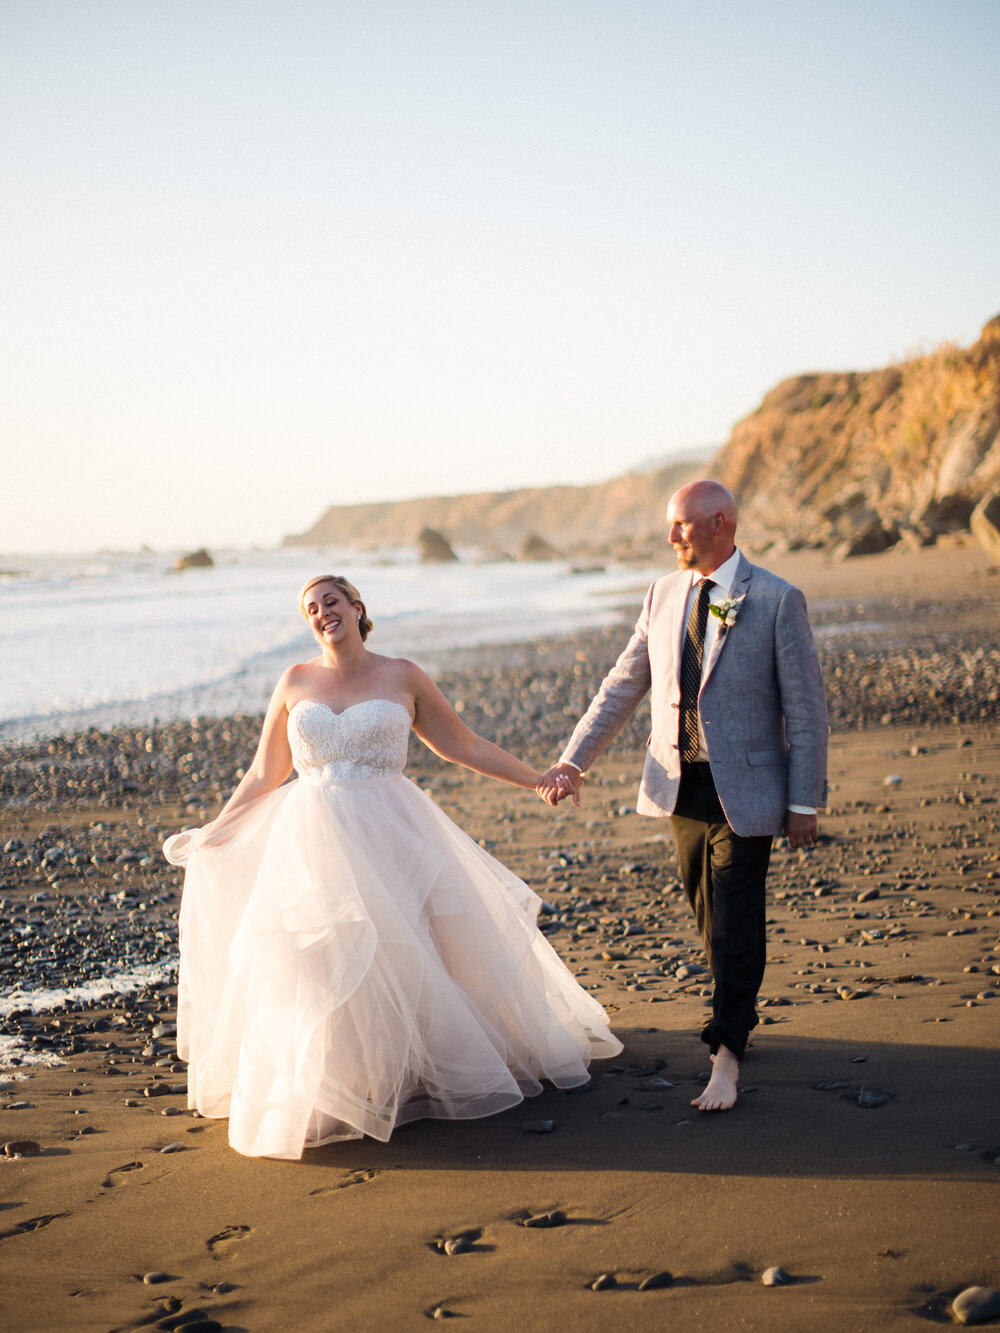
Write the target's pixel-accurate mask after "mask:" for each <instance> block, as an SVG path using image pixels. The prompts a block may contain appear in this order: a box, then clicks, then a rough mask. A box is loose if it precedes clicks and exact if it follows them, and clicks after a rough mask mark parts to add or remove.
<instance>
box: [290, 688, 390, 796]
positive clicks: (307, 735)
mask: <svg viewBox="0 0 1000 1333" xmlns="http://www.w3.org/2000/svg"><path fill="white" fill-rule="evenodd" d="M409 736H410V713H409V710H408V709H407V708H405V707H404V706H403V704H398V703H394V702H393V701H392V700H391V699H365V700H364V701H363V702H362V703H359V704H352V705H351V706H350V708H345V709H344V711H343V712H342V713H335V712H334V711H333V709H332V708H330V707H329V706H328V705H327V704H323V703H318V702H317V701H316V700H315V699H300V700H299V702H298V703H297V704H294V705H293V706H292V707H291V708H290V709H289V710H288V743H289V744H290V745H291V747H292V761H293V763H294V764H295V769H296V772H297V773H298V775H299V777H300V778H302V779H304V780H307V781H312V782H323V781H334V782H345V781H346V782H356V781H358V780H361V779H364V778H381V777H389V776H392V775H393V774H396V773H401V772H402V771H403V768H404V767H405V765H406V747H407V742H408V740H409Z"/></svg>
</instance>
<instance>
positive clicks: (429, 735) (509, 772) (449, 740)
mask: <svg viewBox="0 0 1000 1333" xmlns="http://www.w3.org/2000/svg"><path fill="white" fill-rule="evenodd" d="M405 665H406V670H407V676H408V680H407V685H408V687H409V689H410V690H411V691H412V693H413V704H414V718H413V730H414V731H415V732H416V733H417V735H418V736H419V737H420V739H421V740H422V741H423V742H424V744H425V745H426V746H427V747H428V748H429V749H431V750H433V751H434V753H435V754H436V755H440V756H441V758H442V759H447V760H448V761H449V762H450V763H452V764H461V765H462V767H463V768H471V769H472V771H473V772H474V773H483V774H485V776H486V777H488V778H499V779H500V781H501V782H509V783H511V784H512V785H513V786H515V787H528V788H531V789H532V790H534V788H535V787H536V786H537V785H538V782H539V781H540V779H541V776H542V775H541V773H539V772H538V771H537V770H536V769H534V768H531V767H529V765H527V764H523V763H522V762H521V760H520V759H515V758H514V756H513V755H512V754H508V753H507V751H506V750H502V749H501V748H500V746H499V745H494V744H493V742H492V741H488V740H484V739H483V737H482V736H477V735H476V733H475V732H474V731H472V730H471V728H469V727H467V726H466V725H465V723H464V722H463V721H462V719H461V718H460V717H459V716H458V714H457V713H456V712H455V710H454V708H452V706H451V704H450V703H449V702H448V700H447V699H446V698H445V697H444V695H443V694H442V693H441V691H440V690H439V689H438V687H437V686H436V685H435V684H434V682H433V681H432V680H431V679H430V677H429V676H427V675H425V674H424V672H423V671H421V670H420V668H419V667H417V666H414V664H413V663H412V662H407V663H406V664H405Z"/></svg>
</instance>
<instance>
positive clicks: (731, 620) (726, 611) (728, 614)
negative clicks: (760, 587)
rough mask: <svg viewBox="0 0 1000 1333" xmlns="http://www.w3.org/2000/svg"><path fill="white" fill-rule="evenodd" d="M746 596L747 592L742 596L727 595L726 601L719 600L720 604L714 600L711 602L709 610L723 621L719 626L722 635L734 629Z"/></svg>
mask: <svg viewBox="0 0 1000 1333" xmlns="http://www.w3.org/2000/svg"><path fill="white" fill-rule="evenodd" d="M746 596H747V595H746V593H744V594H743V596H742V597H727V598H726V599H725V600H724V601H722V602H719V604H718V606H716V604H715V603H714V602H710V603H709V607H708V609H709V611H711V613H712V615H713V616H715V618H716V619H717V620H721V621H722V624H721V625H720V626H719V634H720V635H722V634H725V632H726V630H728V629H732V627H733V626H734V625H735V624H736V617H737V616H738V615H739V613H740V611H741V610H742V609H743V603H744V602H745V601H746Z"/></svg>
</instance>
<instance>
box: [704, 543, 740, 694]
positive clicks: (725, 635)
mask: <svg viewBox="0 0 1000 1333" xmlns="http://www.w3.org/2000/svg"><path fill="white" fill-rule="evenodd" d="M752 568H753V567H752V565H751V564H750V561H749V560H748V559H747V558H746V556H745V555H744V554H743V552H742V551H741V552H740V559H739V563H738V564H737V566H736V577H735V578H734V579H733V586H732V587H731V588H730V589H729V596H730V597H745V596H746V594H747V592H748V590H749V588H750V575H751V572H752ZM739 623H740V621H739V615H737V617H736V624H735V625H733V627H732V629H728V630H724V629H723V627H722V625H721V624H720V625H719V628H718V631H717V632H716V635H715V643H714V644H713V645H712V651H711V653H710V654H709V658H708V663H707V665H706V667H705V673H704V676H703V677H702V686H704V684H705V682H706V681H707V680H708V679H709V677H710V676H711V674H712V672H713V671H714V670H715V664H716V662H718V660H719V658H720V657H721V656H722V653H723V650H724V649H725V646H726V644H727V642H728V640H729V636H730V634H732V633H733V631H734V630H735V629H736V628H737V626H738V625H739Z"/></svg>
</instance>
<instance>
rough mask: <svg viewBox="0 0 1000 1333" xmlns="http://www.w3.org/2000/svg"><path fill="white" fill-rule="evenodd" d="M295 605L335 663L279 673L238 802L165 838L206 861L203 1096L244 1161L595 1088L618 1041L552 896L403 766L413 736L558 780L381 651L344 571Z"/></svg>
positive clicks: (196, 862)
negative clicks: (546, 907) (554, 1091)
mask: <svg viewBox="0 0 1000 1333" xmlns="http://www.w3.org/2000/svg"><path fill="white" fill-rule="evenodd" d="M299 607H300V610H301V612H302V614H303V615H304V616H305V618H306V620H307V621H308V623H309V626H310V628H311V630H312V633H313V635H314V637H315V639H316V641H317V643H318V645H319V654H318V656H316V657H314V658H313V659H312V660H311V661H309V662H304V663H302V664H300V665H297V666H292V667H289V668H288V670H287V671H286V672H285V673H284V674H283V675H282V677H281V679H280V680H279V681H278V684H277V686H276V687H275V690H274V694H273V696H272V698H271V702H270V705H269V707H268V710H267V715H266V717H265V719H264V728H263V731H262V733H261V738H260V743H259V745H258V747H257V753H256V755H255V756H254V760H253V763H252V764H251V766H250V768H249V769H248V770H247V772H246V775H245V776H244V777H243V778H242V780H241V781H240V784H239V786H238V787H237V788H236V790H235V792H234V793H233V795H232V797H231V798H230V799H229V801H228V802H227V804H226V806H225V807H224V809H223V811H222V813H221V815H220V816H219V817H218V818H217V819H216V820H214V821H213V822H212V823H210V824H207V825H206V826H205V827H204V828H201V829H189V830H186V831H185V832H183V833H178V834H176V835H175V836H174V837H172V838H169V839H168V840H167V842H166V843H165V844H164V853H165V855H166V856H167V859H168V860H170V861H171V862H173V863H174V864H175V865H181V866H184V867H186V876H185V883H184V896H183V902H182V906H181V913H180V939H181V964H180V977H179V983H178V1006H177V1019H178V1052H179V1054H180V1055H181V1057H182V1058H183V1059H185V1060H187V1061H188V1065H189V1067H188V1101H189V1105H191V1106H192V1107H196V1108H197V1109H198V1111H199V1112H200V1113H201V1114H202V1115H205V1116H210V1117H224V1116H228V1117H229V1142H230V1144H231V1145H232V1146H233V1147H234V1148H235V1149H236V1150H237V1151H238V1152H241V1153H244V1154H245V1155H247V1156H250V1157H279V1158H292V1159H297V1158H300V1157H301V1156H302V1152H303V1149H304V1148H309V1147H316V1146H318V1145H320V1144H324V1143H332V1142H335V1141H337V1140H340V1139H355V1138H360V1137H361V1136H362V1135H364V1134H368V1135H371V1136H372V1137H374V1138H377V1139H381V1140H383V1141H384V1140H386V1139H388V1138H389V1136H390V1134H391V1133H392V1131H393V1129H394V1128H395V1126H397V1125H400V1124H404V1123H406V1122H407V1121H410V1120H415V1119H419V1118H421V1117H426V1116H430V1117H437V1118H447V1119H453V1118H474V1117H478V1116H487V1115H493V1114H494V1113H496V1112H498V1111H503V1110H505V1109H507V1108H508V1107H511V1106H514V1105H516V1104H517V1103H518V1102H520V1101H521V1100H522V1098H523V1097H525V1096H532V1095H534V1094H536V1093H538V1092H540V1091H541V1080H542V1079H548V1080H549V1082H551V1083H552V1084H554V1085H555V1086H556V1087H560V1088H569V1087H575V1086H579V1085H580V1084H583V1083H586V1082H587V1078H588V1074H587V1066H588V1063H589V1061H590V1060H591V1059H592V1058H595V1057H604V1056H612V1055H617V1054H618V1052H619V1051H620V1050H621V1049H622V1047H621V1043H620V1042H619V1041H618V1040H617V1039H616V1038H615V1037H614V1036H612V1034H611V1032H610V1031H609V1029H608V1025H607V1015H606V1014H605V1012H604V1010H603V1009H602V1008H601V1006H600V1005H599V1004H598V1003H597V1002H596V1001H595V1000H594V999H593V998H592V997H590V996H589V995H587V994H586V993H585V992H584V991H583V990H582V989H581V988H580V986H579V985H578V984H577V983H576V981H575V980H574V979H573V977H572V975H571V974H570V972H569V970H568V969H567V968H566V967H565V966H564V964H563V963H562V962H561V961H560V959H559V958H558V957H557V956H556V954H555V952H554V951H553V949H552V948H551V946H550V945H549V944H548V942H547V941H546V940H545V939H544V938H543V936H542V935H541V934H540V932H539V931H538V928H537V925H536V917H537V913H538V907H539V899H538V898H537V896H536V895H535V894H534V893H533V891H532V890H531V889H530V888H528V886H527V885H526V884H524V883H523V882H522V881H521V880H519V879H518V878H517V877H516V876H515V875H514V874H513V873H512V872H511V871H510V870H508V869H507V868H506V867H505V866H503V865H501V864H500V862H498V861H496V860H494V859H493V857H491V856H489V855H488V854H487V853H486V852H485V851H483V850H482V848H481V847H479V846H478V844H477V843H475V842H474V841H473V840H472V839H471V838H469V837H467V836H466V834H465V833H463V832H462V831H461V830H460V829H459V828H458V827H457V826H456V825H455V824H453V823H452V822H451V821H450V820H449V819H448V818H447V816H446V815H445V814H444V813H443V812H442V811H441V810H439V809H438V807H437V806H436V805H435V804H434V802H433V801H432V800H431V799H430V797H429V796H427V795H426V794H425V793H424V792H422V791H421V790H420V789H419V788H418V787H416V786H414V784H413V783H411V782H410V781H409V780H408V779H407V778H405V777H404V776H403V771H402V770H403V768H404V765H405V763H406V751H407V741H408V738H409V732H410V730H411V728H412V730H413V731H415V732H416V733H417V735H418V736H419V737H420V738H421V740H422V741H424V743H425V744H426V745H428V746H429V747H430V749H432V750H433V751H434V752H435V754H438V755H440V756H441V757H442V758H444V759H447V760H450V761H451V762H453V763H457V764H462V765H463V766H464V767H466V768H469V769H472V770H473V771H475V772H477V773H484V774H486V775H487V776H489V777H494V778H499V779H500V780H501V781H504V782H509V783H511V784H513V785H514V786H517V787H526V788H534V787H535V786H536V784H537V783H538V781H539V778H540V776H541V775H540V774H539V773H537V772H535V770H534V769H532V768H529V767H528V765H526V764H523V763H521V762H520V760H518V759H515V758H514V756H513V755H510V754H508V753H507V752H506V751H505V750H502V749H500V748H499V746H496V745H493V744H491V743H490V742H489V741H487V740H484V739H483V738H482V737H481V736H477V735H476V734H475V733H474V732H472V731H470V730H469V728H468V727H467V726H466V725H465V723H464V722H462V720H461V719H460V718H459V717H458V715H457V714H456V713H455V712H454V710H453V709H452V708H451V707H450V705H449V704H448V702H447V701H446V700H445V698H444V696H443V695H442V694H441V692H440V691H439V690H438V688H437V687H436V686H435V685H434V683H433V682H432V681H431V680H430V679H429V677H428V676H427V675H425V673H424V672H423V671H421V670H420V669H419V667H417V666H415V665H414V664H413V663H412V662H408V661H405V660H403V659H399V658H390V657H383V656H381V655H380V654H377V653H373V652H371V651H370V650H369V649H368V648H367V647H366V641H367V638H368V635H369V633H370V631H371V629H372V622H371V620H370V619H369V618H368V614H367V611H366V610H365V606H364V603H363V602H362V600H361V597H360V595H359V593H358V590H357V589H356V588H355V587H354V586H353V585H352V584H351V583H349V582H348V581H347V580H346V579H344V578H341V577H334V576H332V575H325V574H324V575H321V576H320V577H318V578H314V579H310V580H309V582H308V583H306V585H305V586H304V588H303V589H302V592H301V593H300V595H299ZM293 769H294V770H295V772H296V773H297V775H298V777H297V780H295V781H291V782H289V781H287V779H288V778H289V777H290V776H291V774H292V770H293Z"/></svg>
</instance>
